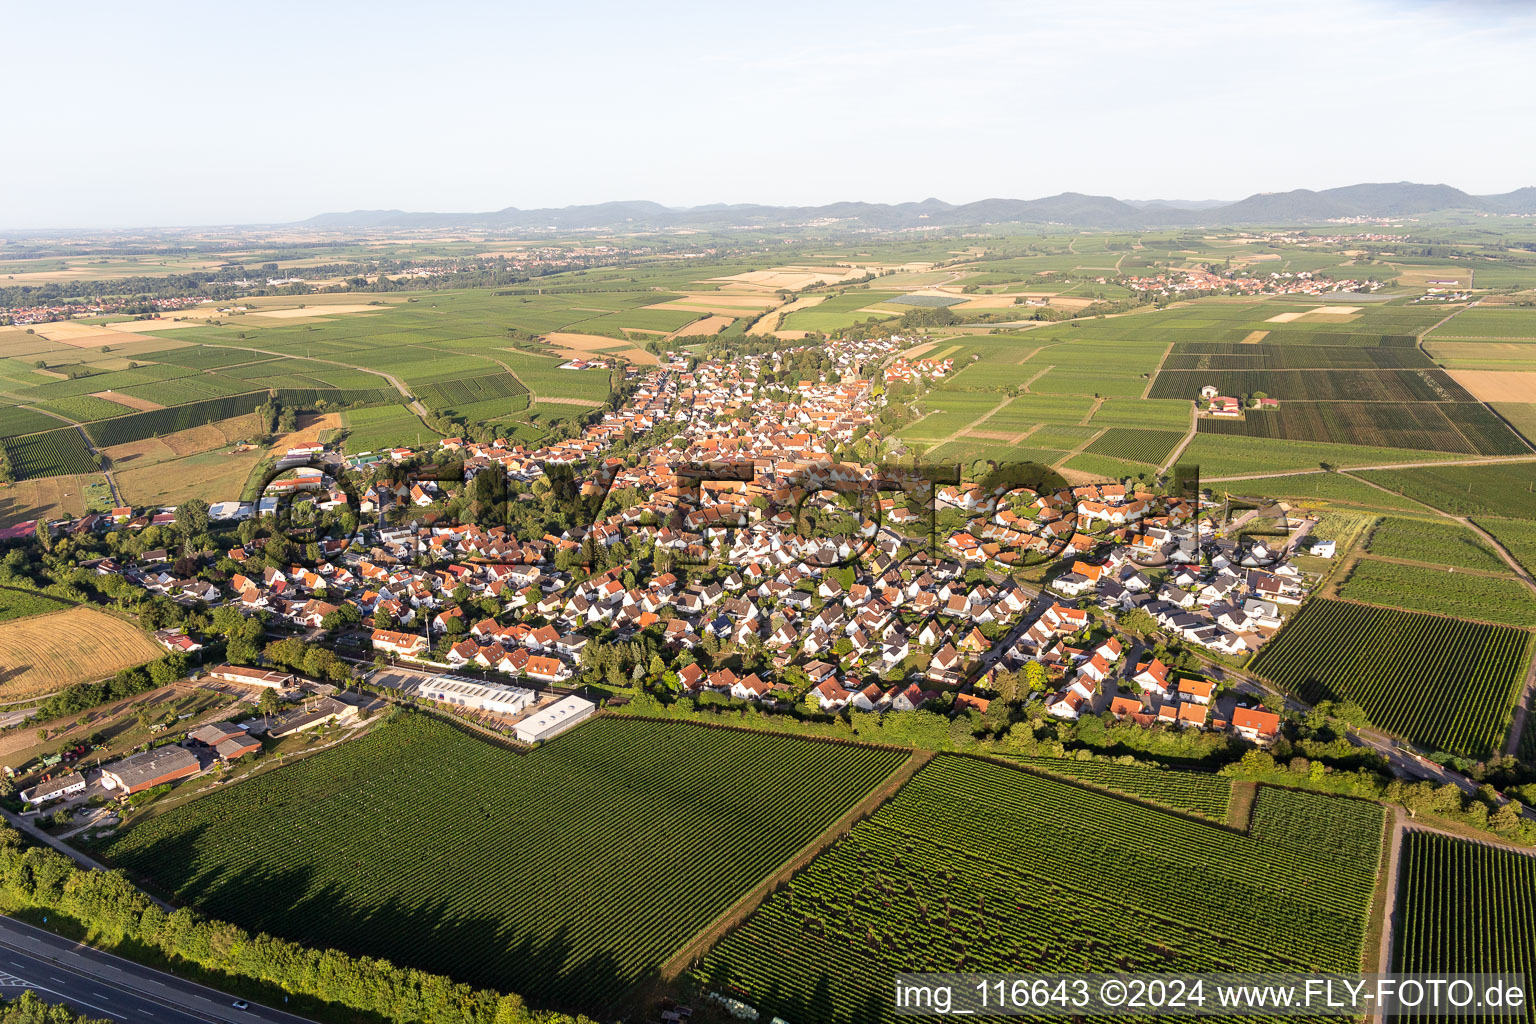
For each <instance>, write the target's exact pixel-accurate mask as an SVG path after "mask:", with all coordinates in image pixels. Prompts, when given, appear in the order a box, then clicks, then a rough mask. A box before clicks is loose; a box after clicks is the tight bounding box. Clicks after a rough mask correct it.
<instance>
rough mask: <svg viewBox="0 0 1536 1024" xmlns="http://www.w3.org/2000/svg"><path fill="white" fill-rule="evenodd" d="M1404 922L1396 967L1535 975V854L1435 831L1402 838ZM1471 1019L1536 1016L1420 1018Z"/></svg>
mask: <svg viewBox="0 0 1536 1024" xmlns="http://www.w3.org/2000/svg"><path fill="white" fill-rule="evenodd" d="M1400 871H1401V876H1402V877H1401V879H1400V881H1399V883H1398V901H1399V904H1400V907H1399V914H1400V917H1401V923H1400V924H1399V925H1398V927H1397V934H1396V936H1395V937H1394V942H1393V945H1394V947H1395V949H1394V952H1393V970H1396V971H1401V972H1405V973H1415V974H1437V973H1455V974H1479V973H1487V974H1524V975H1525V978H1526V984H1527V992H1529V985H1530V983H1531V981H1532V979H1536V857H1532V856H1531V855H1530V854H1528V853H1520V852H1517V851H1514V850H1504V849H1499V848H1497V847H1492V846H1488V845H1486V844H1484V843H1473V842H1466V841H1464V840H1460V839H1452V838H1451V837H1449V836H1445V835H1440V834H1438V833H1434V832H1416V831H1412V830H1410V831H1408V832H1407V833H1405V834H1404V836H1403V853H1402V867H1401V869H1400ZM1414 1019H1415V1020H1439V1019H1445V1020H1452V1019H1454V1020H1459V1021H1466V1022H1468V1024H1476V1022H1478V1021H1490V1022H1491V1021H1500V1022H1503V1024H1518V1022H1520V1021H1526V1022H1530V1021H1536V1009H1533V1008H1532V1006H1531V1005H1530V1004H1528V1005H1527V1006H1526V1008H1525V1011H1524V1013H1522V1014H1518V1015H1515V1016H1503V1017H1500V1016H1494V1015H1491V1014H1489V1015H1484V1016H1468V1017H1462V1016H1458V1017H1455V1018H1451V1017H1445V1018H1437V1017H1427V1016H1416V1017H1415V1018H1414Z"/></svg>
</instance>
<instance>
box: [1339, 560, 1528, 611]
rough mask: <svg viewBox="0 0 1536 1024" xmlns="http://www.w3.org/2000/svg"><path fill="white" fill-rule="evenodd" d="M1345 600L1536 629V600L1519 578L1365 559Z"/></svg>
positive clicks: (1346, 586) (1346, 587)
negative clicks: (1535, 627) (1479, 574)
mask: <svg viewBox="0 0 1536 1024" xmlns="http://www.w3.org/2000/svg"><path fill="white" fill-rule="evenodd" d="M1463 553H1465V549H1464V551H1463ZM1501 564H1502V563H1501ZM1339 596H1340V597H1343V598H1346V599H1348V600H1351V601H1364V602H1365V603H1367V604H1375V605H1381V606H1382V607H1386V608H1406V609H1408V610H1410V611H1416V612H1434V613H1436V614H1439V615H1452V616H1455V617H1457V618H1461V619H1471V620H1474V621H1476V622H1494V623H1500V624H1502V625H1506V626H1536V597H1532V596H1531V592H1530V591H1529V590H1528V589H1526V586H1525V584H1524V583H1522V582H1521V581H1519V580H1518V579H1516V578H1515V577H1513V576H1478V575H1473V574H1472V573H1467V572H1455V571H1453V570H1448V569H1436V568H1430V567H1428V566H1420V565H1401V564H1398V563H1396V562H1378V561H1373V560H1369V559H1362V560H1361V561H1360V562H1358V563H1356V565H1355V567H1354V569H1353V570H1351V572H1350V574H1349V578H1348V579H1347V580H1345V581H1344V582H1343V584H1341V585H1340V587H1339Z"/></svg>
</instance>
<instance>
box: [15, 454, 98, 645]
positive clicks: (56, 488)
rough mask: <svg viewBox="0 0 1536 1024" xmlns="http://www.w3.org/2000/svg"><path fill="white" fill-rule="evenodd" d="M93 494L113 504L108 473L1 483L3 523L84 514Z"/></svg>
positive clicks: (87, 510)
mask: <svg viewBox="0 0 1536 1024" xmlns="http://www.w3.org/2000/svg"><path fill="white" fill-rule="evenodd" d="M93 497H95V498H97V499H98V500H97V501H96V504H97V506H99V507H101V508H111V507H112V496H111V492H110V491H108V490H107V480H106V477H104V476H102V475H101V474H99V473H86V474H81V475H79V476H70V475H67V474H66V475H63V476H43V477H36V478H34V479H32V480H21V481H18V482H16V483H13V484H4V485H0V526H14V525H16V524H17V523H24V522H27V521H29V520H33V519H38V518H47V519H62V518H63V517H64V516H82V515H84V514H85V513H87V512H89V511H91V507H90V506H91V501H92V498H93ZM0 671H3V667H0Z"/></svg>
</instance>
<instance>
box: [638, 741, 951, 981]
mask: <svg viewBox="0 0 1536 1024" xmlns="http://www.w3.org/2000/svg"><path fill="white" fill-rule="evenodd" d="M933 756H934V752H933V751H931V750H914V751H913V752H912V756H910V757H908V758H907V759H906V760H905V761H903V762H902V763H901V764H900V765H898V766H897V767H896V770H895V771H893V772H891V774H890V775H887V776H886V777H885V781H884V782H882V783H880V785H879V786H876V787H875V788H874V789H872V790H870V791H869V793H868V795H866V796H865V797H864V799H862V800H860V801H859V802H858V803H856V804H854V805H853V806H852V807H850V808H848V810H847V811H845V812H844V813H843V815H842V817H840V818H838V819H837V820H836V821H834V822H833V823H832V824H831V825H830V826H829V827H828V828H827V829H826V831H824V832H822V833H821V835H819V836H817V837H816V838H815V839H813V840H811V841H810V843H809V844H808V845H806V846H805V847H804V848H802V849H801V850H800V852H799V853H797V854H795V855H794V856H793V857H792V858H790V859H789V860H788V861H785V862H784V863H783V864H781V865H780V866H779V868H778V869H777V870H776V871H774V872H773V873H772V874H771V875H769V876H768V877H767V878H764V879H763V880H762V881H761V882H758V883H757V885H755V886H753V887H752V889H751V891H749V892H748V893H747V894H746V895H745V896H743V897H741V899H739V900H737V901H736V902H735V903H733V904H731V905H730V906H729V907H727V908H726V910H725V911H724V912H723V913H722V914H721V915H720V916H719V917H717V918H715V919H714V921H712V922H710V923H709V924H708V925H705V926H704V928H703V930H702V931H700V932H699V933H698V934H697V935H695V936H694V937H693V938H691V939H689V940H688V941H687V942H686V943H684V944H683V946H682V948H680V949H679V950H678V951H677V952H676V953H674V954H672V956H671V958H670V959H668V960H667V961H666V962H665V963H663V964H662V965H661V972H660V973H661V978H662V980H663V981H674V980H676V978H677V977H678V975H680V974H682V973H683V971H685V970H686V969H687V968H688V967H689V966H690V965H691V964H692V963H693V962H694V961H695V960H697V959H698V958H699V957H701V956H703V955H704V954H705V953H706V952H708V951H709V949H710V947H712V946H714V944H715V943H716V942H719V941H720V939H721V938H722V937H723V936H724V935H725V934H726V932H729V931H730V930H731V929H732V928H735V927H736V926H737V925H739V924H741V923H742V922H743V921H745V920H746V919H747V918H748V917H750V916H751V915H752V913H753V912H754V911H755V910H757V908H758V907H760V906H762V905H763V903H764V902H766V901H767V899H768V897H769V896H771V895H773V894H774V892H776V891H777V890H778V889H779V887H780V886H781V885H782V884H783V883H784V882H787V881H789V879H790V878H791V877H792V876H793V875H795V874H796V873H797V872H799V871H800V869H802V868H804V867H805V866H806V865H807V864H809V863H810V862H811V861H813V860H815V859H816V858H817V857H819V856H821V854H822V852H823V851H825V850H826V849H827V847H829V846H831V845H832V844H833V843H835V842H836V841H837V840H839V839H841V838H842V837H843V836H845V835H847V834H848V831H849V830H850V829H851V828H853V826H854V825H856V824H858V823H859V822H860V821H863V820H864V819H865V818H867V817H869V816H870V815H872V814H874V813H875V811H877V810H879V809H880V808H881V807H882V806H883V805H884V804H885V802H886V801H887V800H889V799H891V797H893V796H895V795H896V794H897V793H898V792H899V791H900V790H901V788H902V787H903V786H905V785H906V784H907V783H908V782H909V781H911V779H912V776H914V775H916V774H917V773H918V771H919V770H920V769H921V768H922V767H923V766H924V765H926V764H927V763H928V762H929V761H931V760H933Z"/></svg>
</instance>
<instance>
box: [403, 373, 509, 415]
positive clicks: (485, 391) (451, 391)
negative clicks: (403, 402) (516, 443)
mask: <svg viewBox="0 0 1536 1024" xmlns="http://www.w3.org/2000/svg"><path fill="white" fill-rule="evenodd" d="M415 391H416V397H417V398H419V399H421V400H422V402H424V403H425V404H426V405H428V406H430V407H431V408H433V409H452V408H457V407H458V406H461V405H469V404H470V403H472V402H483V401H486V400H487V399H492V398H517V397H519V396H522V395H527V394H528V389H527V388H525V387H523V382H522V381H520V380H518V379H517V378H516V377H514V376H512V374H510V373H488V374H485V375H484V376H481V377H464V378H462V379H460V380H445V381H440V382H439V383H436V384H422V385H419V386H417V387H416V388H415ZM512 408H513V405H512V404H509V405H508V410H509V411H510V410H511V409H512Z"/></svg>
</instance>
